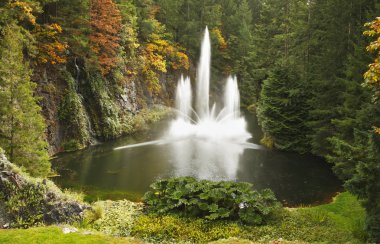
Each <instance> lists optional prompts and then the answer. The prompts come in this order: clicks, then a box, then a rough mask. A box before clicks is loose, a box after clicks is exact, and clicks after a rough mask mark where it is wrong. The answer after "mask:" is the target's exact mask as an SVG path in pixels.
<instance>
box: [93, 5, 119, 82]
mask: <svg viewBox="0 0 380 244" xmlns="http://www.w3.org/2000/svg"><path fill="white" fill-rule="evenodd" d="M90 17H91V19H90V24H91V28H92V33H91V35H90V37H89V38H90V42H91V49H92V51H93V52H94V53H95V54H96V56H97V61H98V63H99V65H100V69H101V72H102V74H103V75H107V74H109V72H110V71H111V70H112V69H113V68H115V67H116V66H117V63H118V52H119V49H120V32H121V28H122V19H121V14H120V11H119V9H118V8H117V6H116V4H115V3H114V2H113V1H112V0H91V7H90Z"/></svg>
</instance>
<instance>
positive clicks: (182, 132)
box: [115, 27, 261, 180]
mask: <svg viewBox="0 0 380 244" xmlns="http://www.w3.org/2000/svg"><path fill="white" fill-rule="evenodd" d="M210 69H211V43H210V36H209V32H208V29H207V27H206V30H205V34H204V38H203V41H202V47H201V56H200V62H199V65H198V70H197V79H196V94H195V101H193V94H192V88H191V81H190V78H188V77H186V78H184V77H183V76H181V78H180V80H179V81H178V86H177V91H176V111H177V116H176V118H175V119H174V120H173V121H171V123H170V127H169V130H168V131H167V133H166V135H165V136H164V137H163V138H162V139H161V140H156V141H151V142H144V143H140V144H134V145H127V146H124V147H119V148H115V149H116V150H117V149H125V148H132V147H137V146H146V145H157V144H158V145H160V144H161V145H162V144H170V147H169V148H170V150H171V152H169V153H171V155H172V158H173V160H172V163H173V166H174V168H175V172H174V174H175V175H176V176H185V175H192V176H195V177H197V178H202V179H229V180H232V179H235V178H236V174H237V171H238V164H239V158H240V155H241V154H242V153H243V152H244V150H245V149H246V148H250V149H260V148H261V147H260V146H259V145H256V144H253V143H248V139H250V138H251V134H250V133H249V132H248V131H247V129H246V127H247V123H246V121H245V119H244V118H243V117H242V116H241V115H240V94H239V89H238V82H237V78H236V77H235V76H234V77H233V76H230V77H228V78H227V82H226V86H225V89H224V99H223V101H222V102H223V107H222V109H220V111H219V112H218V114H216V105H215V104H214V105H213V107H212V108H211V109H210V105H209V104H210V102H209V90H210ZM193 103H195V110H194V109H193V106H192V104H193Z"/></svg>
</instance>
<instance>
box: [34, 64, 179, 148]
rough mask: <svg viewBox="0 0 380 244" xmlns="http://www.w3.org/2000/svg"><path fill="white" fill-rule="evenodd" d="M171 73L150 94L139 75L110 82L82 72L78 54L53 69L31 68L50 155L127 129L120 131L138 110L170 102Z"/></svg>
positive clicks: (83, 65)
mask: <svg viewBox="0 0 380 244" xmlns="http://www.w3.org/2000/svg"><path fill="white" fill-rule="evenodd" d="M177 76H178V74H173V75H160V77H159V83H160V87H161V88H162V89H161V91H160V92H159V93H158V94H152V92H150V91H149V90H148V88H147V85H146V81H145V80H144V79H143V77H141V76H140V75H134V76H127V75H124V76H123V77H121V78H118V79H120V80H119V81H115V78H114V77H112V76H111V77H102V76H100V75H98V74H96V73H93V72H90V71H88V70H87V69H86V64H85V62H84V60H83V59H80V58H77V59H75V62H74V61H72V60H71V61H69V62H68V64H67V65H66V66H62V67H59V68H57V67H56V68H53V67H50V68H46V67H37V68H36V69H35V70H34V72H33V77H32V80H33V81H34V82H36V83H37V85H38V86H37V92H36V95H37V96H39V97H40V98H41V101H40V106H41V107H42V114H43V116H44V117H45V120H46V125H47V130H46V139H47V141H48V143H49V147H48V149H49V153H50V155H53V154H55V153H58V152H62V151H70V150H76V149H80V148H84V147H86V146H88V145H90V144H93V142H95V141H105V140H110V139H114V138H116V137H119V136H121V135H124V134H126V133H128V131H125V130H124V129H125V128H129V127H131V126H133V124H132V123H131V121H132V119H133V118H134V116H136V115H137V114H139V112H140V111H141V110H143V109H149V108H151V107H152V106H153V105H157V104H159V105H166V106H168V105H170V104H171V102H172V98H173V94H174V89H175V83H176V80H177V79H176V77H177Z"/></svg>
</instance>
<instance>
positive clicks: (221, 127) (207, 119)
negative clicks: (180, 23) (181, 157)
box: [169, 27, 251, 143]
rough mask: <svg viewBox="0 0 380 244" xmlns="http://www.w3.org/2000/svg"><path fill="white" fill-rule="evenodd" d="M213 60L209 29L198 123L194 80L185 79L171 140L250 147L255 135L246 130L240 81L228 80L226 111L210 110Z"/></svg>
mask: <svg viewBox="0 0 380 244" xmlns="http://www.w3.org/2000/svg"><path fill="white" fill-rule="evenodd" d="M210 60H211V43H210V36H209V32H208V29H207V27H206V30H205V34H204V38H203V41H202V48H201V57H200V61H199V65H198V72H197V84H196V88H197V89H196V101H195V104H196V110H195V111H194V112H195V113H196V115H197V118H196V119H197V122H196V123H192V119H190V118H191V111H192V109H191V102H192V97H191V95H192V92H191V85H190V78H188V77H187V78H186V79H184V78H183V77H181V79H180V80H179V82H178V86H177V96H176V105H177V110H178V112H177V119H176V120H174V121H172V123H171V127H170V130H169V137H172V138H173V137H174V138H176V137H183V136H192V137H195V138H198V139H203V140H208V141H210V140H225V141H229V142H233V143H246V142H247V140H248V139H249V138H251V135H250V134H249V133H248V132H247V130H246V122H245V120H244V118H243V117H240V94H239V89H238V84H237V78H236V76H235V77H232V76H230V77H228V78H227V82H226V87H225V92H224V101H223V105H224V107H223V108H222V109H221V110H220V112H219V113H218V115H215V105H214V106H213V107H212V109H211V110H210V106H209V86H210V64H211V63H210Z"/></svg>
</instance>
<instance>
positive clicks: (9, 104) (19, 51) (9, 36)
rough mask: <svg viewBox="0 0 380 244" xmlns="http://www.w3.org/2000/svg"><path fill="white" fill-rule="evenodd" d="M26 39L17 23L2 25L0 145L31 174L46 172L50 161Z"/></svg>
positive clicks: (40, 174)
mask: <svg viewBox="0 0 380 244" xmlns="http://www.w3.org/2000/svg"><path fill="white" fill-rule="evenodd" d="M25 43H27V42H26V39H25V38H24V36H23V34H22V33H21V28H20V27H18V26H16V25H15V24H9V25H7V26H6V27H5V28H4V30H3V38H2V41H1V47H0V54H1V55H0V57H1V59H0V104H1V106H0V146H1V147H3V148H4V149H5V151H6V153H7V155H8V156H9V159H10V161H11V162H13V163H15V164H18V165H21V166H23V167H25V168H26V169H27V171H28V172H30V173H31V174H32V175H35V176H46V175H47V174H48V173H49V171H50V162H49V161H48V154H47V150H46V146H47V144H46V142H45V140H44V139H45V138H44V131H45V123H44V119H43V118H42V116H41V114H40V110H41V108H40V107H39V106H38V104H37V101H38V98H36V97H34V96H33V92H34V89H35V88H36V84H35V83H33V82H31V81H30V74H31V72H30V70H29V68H28V63H27V62H25V60H24V53H23V50H24V46H25Z"/></svg>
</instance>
